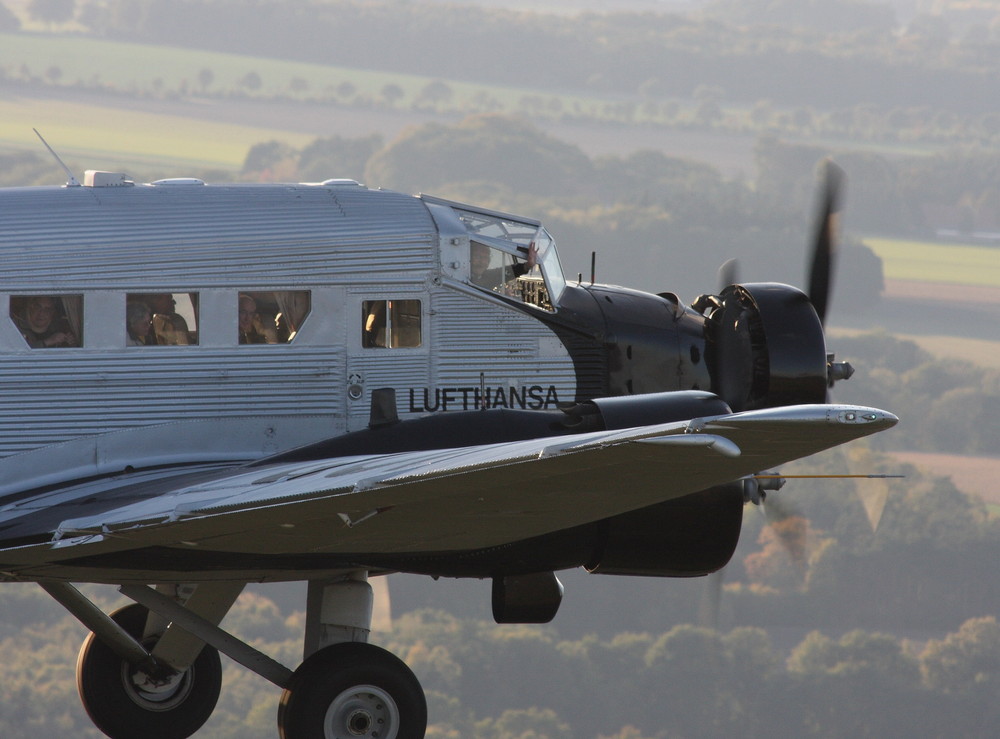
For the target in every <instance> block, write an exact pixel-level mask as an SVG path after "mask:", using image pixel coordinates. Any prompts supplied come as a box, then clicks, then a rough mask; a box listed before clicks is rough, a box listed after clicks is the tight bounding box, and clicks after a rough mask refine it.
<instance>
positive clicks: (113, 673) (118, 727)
mask: <svg viewBox="0 0 1000 739" xmlns="http://www.w3.org/2000/svg"><path fill="white" fill-rule="evenodd" d="M146 614H147V610H146V609H145V608H144V607H143V606H140V605H139V604H133V605H130V606H125V607H124V608H121V609H119V610H117V611H115V612H114V613H112V614H111V618H113V619H114V620H115V622H116V623H118V624H119V625H120V626H121V627H122V628H124V629H125V630H126V631H127V632H128V633H130V634H131V635H132V636H134V637H136V638H137V639H138V638H140V637H141V636H142V631H143V628H144V627H145V624H146ZM141 678H142V674H141V672H140V671H139V670H137V669H136V668H135V667H134V666H132V665H130V664H129V663H128V662H126V661H124V660H123V659H122V658H121V657H119V656H118V655H117V654H115V653H114V652H113V651H111V648H110V647H108V646H107V645H106V644H104V642H102V641H101V640H100V639H98V638H97V637H96V636H95V635H94V634H90V635H89V636H88V637H87V638H86V639H85V640H84V642H83V646H82V647H80V656H79V657H78V658H77V662H76V685H77V689H78V690H79V691H80V699H81V700H82V701H83V707H84V708H85V709H86V710H87V714H88V715H89V716H90V719H91V720H92V721H93V722H94V724H96V725H97V728H99V729H100V730H101V731H103V732H104V733H105V734H107V735H108V736H109V737H112V739H127V738H128V737H135V736H142V737H144V738H145V739H185V738H186V737H189V736H191V735H192V734H194V733H195V732H196V731H197V730H198V729H200V728H201V726H202V724H204V723H205V722H206V721H207V720H208V717H209V716H211V715H212V711H213V710H215V704H216V702H217V701H218V700H219V693H220V691H221V690H222V663H221V661H220V660H219V653H218V652H217V651H216V650H215V649H213V648H212V647H210V646H208V645H206V646H205V647H204V648H203V649H202V650H201V654H199V655H198V659H196V660H195V662H194V664H193V665H191V667H190V668H188V669H187V670H185V671H184V672H183V673H181V674H179V675H177V676H175V678H174V679H172V680H171V681H170V682H168V683H167V684H164V685H160V686H156V687H151V686H150V687H147V686H142V685H140V684H138V683H137V680H141Z"/></svg>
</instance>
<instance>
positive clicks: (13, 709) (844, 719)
mask: <svg viewBox="0 0 1000 739" xmlns="http://www.w3.org/2000/svg"><path fill="white" fill-rule="evenodd" d="M644 582H645V584H646V586H647V588H648V589H652V588H655V587H658V586H660V585H662V586H663V587H667V588H669V587H670V586H671V585H672V584H673V583H671V582H667V583H658V582H650V581H648V580H647V581H644ZM2 590H3V595H4V599H3V601H4V604H5V605H4V608H3V613H2V616H0V628H2V629H3V630H4V632H5V633H7V634H9V635H8V636H7V637H6V638H4V639H3V641H2V642H0V649H2V650H3V655H4V660H3V663H2V665H0V676H2V680H0V731H2V733H3V736H4V737H5V738H6V739H56V737H62V736H66V735H72V736H81V737H99V736H100V734H99V733H98V732H96V730H94V729H93V728H92V727H90V726H89V722H88V721H87V719H86V717H85V715H84V713H83V709H82V708H81V707H80V704H79V700H78V698H77V697H76V695H75V686H74V681H73V679H72V665H73V657H74V655H75V652H76V649H77V648H78V646H79V643H80V641H81V640H82V638H83V635H84V631H83V629H82V627H80V626H79V624H77V623H76V622H75V621H74V620H73V618H72V617H71V616H69V615H66V614H65V612H63V611H62V609H60V608H59V607H58V606H57V605H56V604H55V603H53V602H48V603H46V602H45V600H46V599H47V596H46V595H44V593H42V592H41V590H40V589H39V588H38V587H37V586H34V585H5V586H2ZM98 600H99V601H100V602H101V604H102V606H104V607H108V603H109V602H110V601H111V600H112V597H111V595H110V594H107V595H105V596H104V597H103V598H101V597H99V598H98ZM296 607H297V606H296ZM615 607H617V608H622V607H623V604H616V606H615ZM36 610H38V613H37V614H35V611H36ZM31 615H36V620H35V621H34V622H33V623H32V624H31V625H26V623H25V618H26V617H27V616H31ZM225 626H226V628H228V629H231V630H232V631H233V632H234V633H236V634H239V635H241V636H244V637H246V638H248V639H250V640H251V641H252V643H253V644H254V645H255V646H257V647H258V648H261V649H263V650H265V651H266V652H267V653H268V654H271V655H273V656H275V657H277V658H278V659H280V660H284V661H286V662H288V663H291V662H294V661H295V660H296V654H297V653H298V651H299V650H300V649H301V627H302V613H301V612H300V611H295V610H292V609H289V610H283V609H282V608H279V607H278V606H277V605H276V604H275V603H274V602H273V601H272V600H270V599H269V598H267V597H265V596H262V595H260V594H258V593H248V594H246V595H244V596H243V597H241V599H240V600H239V601H238V603H237V605H236V606H235V608H234V609H233V611H232V612H231V613H230V615H229V616H228V617H227V619H226V622H225ZM373 641H375V642H376V643H378V644H380V645H382V646H385V647H386V648H388V649H390V650H391V651H393V652H394V653H396V654H399V655H400V656H402V657H403V659H404V660H405V661H406V662H407V663H408V664H409V665H410V666H411V668H412V669H413V670H414V672H415V673H416V674H417V676H418V678H419V679H420V680H421V682H422V684H423V686H424V688H425V691H426V693H427V697H428V708H429V726H428V732H427V736H428V737H437V738H444V737H462V739H524V737H531V736H535V737H549V738H550V739H559V738H565V739H574V738H579V739H585V738H587V739H589V738H590V737H593V738H594V739H665V738H666V737H679V736H683V737H687V736H724V735H727V734H733V735H738V736H745V737H770V736H810V737H834V736H915V737H917V736H919V737H934V736H941V737H943V736H969V737H979V736H981V737H986V736H992V732H993V729H994V728H995V725H996V721H997V720H998V719H1000V708H998V706H997V704H996V700H995V698H996V693H997V690H998V689H1000V685H998V681H1000V625H998V624H997V621H996V619H995V618H994V617H992V616H985V617H976V618H970V619H967V620H965V621H964V622H962V623H959V624H956V625H955V626H954V628H953V629H951V630H948V631H947V632H943V633H942V634H941V635H940V636H938V637H935V638H930V639H926V638H925V639H921V640H920V641H914V640H911V639H905V638H900V637H897V636H892V635H889V634H887V633H880V632H874V631H868V630H860V629H854V630H843V631H837V632H834V633H833V635H830V633H829V632H828V633H822V632H820V631H812V632H809V633H803V635H802V636H800V637H796V639H795V640H794V641H792V642H791V643H786V644H779V643H777V642H776V641H775V639H774V637H772V636H770V635H769V634H768V633H767V632H766V631H765V630H763V629H760V628H756V627H750V626H740V627H736V628H733V629H726V630H721V631H720V630H716V629H712V628H706V627H702V626H695V625H692V624H677V625H673V626H672V625H671V622H670V620H669V619H663V620H662V621H661V622H660V626H659V628H657V629H655V630H651V631H644V632H632V633H625V632H623V633H608V634H601V635H599V634H589V635H586V636H583V637H581V638H569V639H568V638H564V637H562V636H561V635H560V631H559V628H558V620H557V624H556V625H555V626H548V627H537V626H496V625H495V624H492V623H489V622H486V621H481V620H478V619H470V618H458V617H455V616H453V615H451V614H449V613H447V612H445V611H442V610H420V611H414V612H410V613H406V614H402V615H400V616H399V617H397V618H396V620H395V622H394V624H393V628H392V630H391V631H389V632H382V633H376V634H375V635H373ZM224 667H225V673H224V678H223V692H222V696H221V698H220V702H219V705H218V707H217V709H216V712H215V714H214V715H213V717H212V719H211V720H210V721H209V723H208V724H206V726H205V727H204V729H202V731H200V732H199V733H198V736H199V737H203V739H230V738H232V739H237V738H239V739H258V738H259V739H270V737H273V736H274V732H275V716H276V711H277V700H278V695H279V691H278V690H277V689H276V688H275V687H274V686H272V685H270V684H269V683H266V682H265V681H263V680H262V679H260V678H257V677H256V676H253V675H251V674H250V673H249V672H248V671H246V670H245V669H244V668H242V667H239V666H237V665H235V664H234V663H232V662H229V661H228V660H224Z"/></svg>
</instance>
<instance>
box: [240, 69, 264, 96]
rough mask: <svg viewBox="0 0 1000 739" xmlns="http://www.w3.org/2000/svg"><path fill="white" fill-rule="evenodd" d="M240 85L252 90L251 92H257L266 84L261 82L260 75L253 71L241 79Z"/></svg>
mask: <svg viewBox="0 0 1000 739" xmlns="http://www.w3.org/2000/svg"><path fill="white" fill-rule="evenodd" d="M240 84H241V85H242V86H243V87H245V88H247V89H248V90H250V92H257V90H259V89H260V88H261V87H262V86H263V84H264V82H263V80H261V78H260V75H259V74H257V73H256V72H253V71H251V72H247V73H246V74H245V75H243V77H242V78H241V79H240Z"/></svg>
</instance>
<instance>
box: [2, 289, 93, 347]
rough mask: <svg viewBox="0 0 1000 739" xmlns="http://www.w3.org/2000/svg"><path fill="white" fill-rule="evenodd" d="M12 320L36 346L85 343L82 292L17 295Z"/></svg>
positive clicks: (11, 300) (13, 305) (14, 298)
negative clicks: (76, 293) (74, 293)
mask: <svg viewBox="0 0 1000 739" xmlns="http://www.w3.org/2000/svg"><path fill="white" fill-rule="evenodd" d="M10 319H11V320H12V321H13V322H14V325H15V326H17V330H18V331H20V332H21V336H23V337H24V341H25V342H26V343H27V345H28V346H30V347H31V348H32V349H62V348H67V347H74V346H80V345H81V344H82V343H83V296H82V295H13V296H11V299H10Z"/></svg>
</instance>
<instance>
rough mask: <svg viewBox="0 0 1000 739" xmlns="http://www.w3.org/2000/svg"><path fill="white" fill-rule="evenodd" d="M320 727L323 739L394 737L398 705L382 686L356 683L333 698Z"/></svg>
mask: <svg viewBox="0 0 1000 739" xmlns="http://www.w3.org/2000/svg"><path fill="white" fill-rule="evenodd" d="M323 729H324V731H323V734H324V739H352V738H353V737H367V738H368V739H395V737H396V735H397V734H398V733H399V708H398V707H397V706H396V702H395V701H394V700H393V699H392V697H391V696H390V695H389V694H388V693H387V692H386V691H384V690H382V689H381V688H378V687H375V686H374V685H356V686H354V687H353V688H351V689H350V690H345V691H344V692H342V693H340V694H339V695H338V696H337V697H336V698H334V699H333V701H332V702H331V703H330V707H329V708H328V709H327V711H326V720H325V721H324V722H323Z"/></svg>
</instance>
